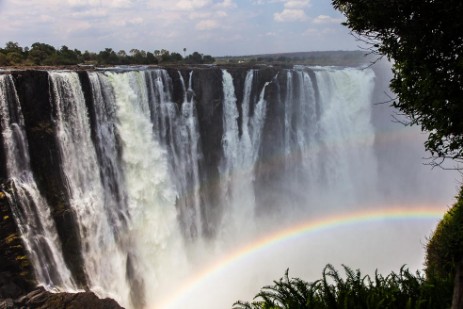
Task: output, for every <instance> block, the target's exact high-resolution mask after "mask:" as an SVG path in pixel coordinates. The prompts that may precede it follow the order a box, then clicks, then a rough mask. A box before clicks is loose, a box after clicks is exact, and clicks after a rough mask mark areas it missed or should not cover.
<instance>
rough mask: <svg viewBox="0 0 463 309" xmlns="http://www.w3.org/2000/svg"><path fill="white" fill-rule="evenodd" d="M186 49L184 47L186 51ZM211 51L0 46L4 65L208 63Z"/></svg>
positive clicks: (0, 54) (7, 44)
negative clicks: (95, 50)
mask: <svg viewBox="0 0 463 309" xmlns="http://www.w3.org/2000/svg"><path fill="white" fill-rule="evenodd" d="M185 51H186V49H184V52H185ZM214 61H215V59H214V58H213V57H212V56H210V55H203V54H200V53H198V52H196V51H195V52H193V53H192V54H190V55H188V56H185V57H183V56H182V55H181V54H179V53H176V52H169V51H168V50H165V49H161V50H155V51H153V52H150V51H144V50H139V49H131V50H130V52H129V53H127V52H126V51H124V50H120V51H118V52H116V51H114V50H113V49H111V48H105V50H103V51H100V52H97V53H94V52H89V51H84V52H82V51H80V50H78V49H70V48H69V47H67V46H62V47H61V48H60V49H57V48H55V47H53V46H51V45H49V44H46V43H39V42H37V43H34V44H32V46H31V47H21V46H19V44H18V43H16V42H11V41H10V42H7V43H6V44H5V48H0V66H41V65H45V66H53V65H77V64H93V65H149V64H160V63H162V64H169V63H185V64H207V63H214Z"/></svg>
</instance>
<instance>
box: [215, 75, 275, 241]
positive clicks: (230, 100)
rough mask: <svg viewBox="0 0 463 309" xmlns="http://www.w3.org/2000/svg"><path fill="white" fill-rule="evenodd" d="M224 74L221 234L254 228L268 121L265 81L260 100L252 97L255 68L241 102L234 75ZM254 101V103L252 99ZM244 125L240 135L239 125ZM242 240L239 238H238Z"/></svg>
mask: <svg viewBox="0 0 463 309" xmlns="http://www.w3.org/2000/svg"><path fill="white" fill-rule="evenodd" d="M222 76H223V91H224V102H223V132H224V133H223V140H222V146H223V153H224V158H223V161H222V163H221V166H220V173H221V187H222V199H223V205H224V207H225V215H224V218H223V221H222V225H223V228H222V233H224V235H222V237H225V238H230V237H231V235H235V236H234V237H235V238H236V234H242V235H246V234H247V233H250V232H253V231H254V225H255V217H254V215H255V214H254V212H255V207H256V205H255V196H254V181H255V178H254V170H255V164H256V160H257V158H258V154H259V147H260V142H261V133H262V128H263V125H264V121H265V115H266V108H267V102H266V101H265V99H264V95H265V88H266V87H267V85H268V84H269V83H270V81H268V82H266V84H265V86H264V87H263V89H262V90H261V92H260V96H259V97H258V101H257V102H254V100H253V98H251V91H252V86H253V78H254V70H250V71H248V73H247V75H246V79H245V84H244V94H243V100H242V102H238V100H237V98H236V95H235V88H234V85H233V78H232V76H231V75H230V73H228V72H227V71H226V70H223V71H222ZM251 101H252V102H251ZM239 103H240V104H241V106H242V120H241V124H239V123H238V121H239V119H238V117H239V114H238V107H237V104H239ZM250 104H253V105H254V104H255V108H254V113H253V115H250ZM240 126H241V130H242V132H241V135H240V132H239V127H240ZM238 239H239V238H238Z"/></svg>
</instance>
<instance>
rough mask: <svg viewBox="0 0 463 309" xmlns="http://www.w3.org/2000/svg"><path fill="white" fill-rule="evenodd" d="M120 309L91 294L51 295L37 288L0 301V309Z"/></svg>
mask: <svg viewBox="0 0 463 309" xmlns="http://www.w3.org/2000/svg"><path fill="white" fill-rule="evenodd" d="M13 308H27V309H64V308H66V309H81V308H92V309H122V308H123V307H121V306H119V305H118V304H117V302H116V301H115V300H113V299H110V298H105V299H99V298H98V297H97V296H96V295H95V294H94V293H92V292H81V293H51V292H48V291H46V290H45V289H44V288H37V289H35V290H33V291H31V292H29V293H28V294H26V295H24V296H22V297H19V298H16V299H12V298H7V299H4V300H0V309H13Z"/></svg>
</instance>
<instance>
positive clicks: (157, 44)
mask: <svg viewBox="0 0 463 309" xmlns="http://www.w3.org/2000/svg"><path fill="white" fill-rule="evenodd" d="M342 21H343V16H342V15H341V14H340V13H338V12H336V11H335V10H334V9H333V8H332V7H331V2H330V0H40V1H39V0H0V25H2V29H1V30H0V45H1V46H4V45H5V43H6V42H7V41H14V42H18V43H19V44H20V45H22V46H30V45H31V44H32V43H34V42H44V43H49V44H51V45H53V46H55V47H58V48H59V47H61V46H62V45H67V46H68V47H70V48H78V49H80V50H89V51H99V50H102V49H104V48H106V47H110V48H113V49H114V50H116V51H118V50H121V49H124V50H126V51H127V52H128V51H130V49H132V48H137V49H143V50H146V51H154V50H156V49H159V50H160V49H167V50H169V51H175V52H181V53H183V52H182V50H183V48H186V49H187V53H191V52H193V51H199V52H201V53H204V54H210V55H213V56H224V55H250V54H264V53H278V52H297V51H320V50H354V49H358V44H359V43H358V42H356V41H355V39H354V38H353V37H352V36H351V35H350V34H349V30H348V29H347V28H345V27H344V26H342V25H340V23H341V22H342Z"/></svg>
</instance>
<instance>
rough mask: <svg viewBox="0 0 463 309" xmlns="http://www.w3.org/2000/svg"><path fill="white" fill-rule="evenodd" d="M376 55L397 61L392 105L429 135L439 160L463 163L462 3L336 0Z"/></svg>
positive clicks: (429, 144)
mask: <svg viewBox="0 0 463 309" xmlns="http://www.w3.org/2000/svg"><path fill="white" fill-rule="evenodd" d="M332 4H333V5H334V7H335V8H336V9H339V10H340V11H341V12H343V13H344V14H345V15H346V17H347V21H346V22H345V25H347V26H348V27H349V28H350V29H352V31H353V32H354V33H355V34H356V35H359V38H360V39H361V40H364V41H367V42H368V43H369V44H371V45H370V46H371V47H372V49H373V51H374V52H378V53H380V54H382V55H387V57H388V58H391V59H393V72H394V77H393V79H392V81H391V88H392V90H393V91H394V92H395V93H396V94H397V99H396V100H395V101H394V103H393V105H394V106H395V107H397V108H398V109H399V110H400V111H402V112H403V113H404V114H406V115H408V116H409V117H410V120H411V124H418V125H420V126H421V128H422V129H423V130H425V131H428V132H429V137H428V140H427V141H426V143H425V147H426V148H427V149H428V150H430V151H431V153H432V154H433V155H434V156H437V157H440V158H442V159H443V158H446V157H451V158H455V159H459V160H461V159H463V121H461V116H462V115H463V86H462V85H463V19H462V18H461V16H462V14H463V2H462V1H460V0H422V1H415V0H388V1H383V0H369V1H365V0H332Z"/></svg>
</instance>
